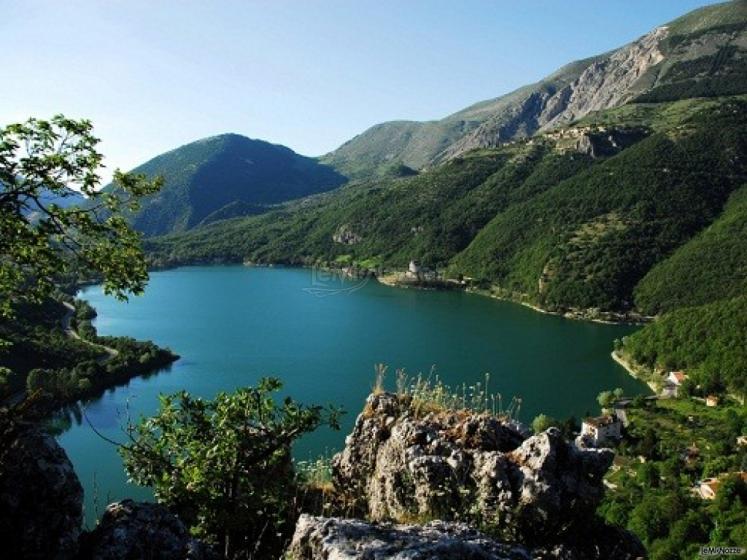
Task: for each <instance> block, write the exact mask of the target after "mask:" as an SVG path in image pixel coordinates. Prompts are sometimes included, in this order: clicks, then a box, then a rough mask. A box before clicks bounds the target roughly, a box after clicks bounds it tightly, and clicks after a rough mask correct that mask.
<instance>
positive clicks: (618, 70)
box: [438, 27, 667, 160]
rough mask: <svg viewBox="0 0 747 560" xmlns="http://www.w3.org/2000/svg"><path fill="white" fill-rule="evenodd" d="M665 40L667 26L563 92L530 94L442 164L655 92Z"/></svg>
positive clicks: (451, 150)
mask: <svg viewBox="0 0 747 560" xmlns="http://www.w3.org/2000/svg"><path fill="white" fill-rule="evenodd" d="M666 36H667V29H666V27H658V28H656V29H654V30H653V31H651V32H650V33H647V34H646V35H644V36H643V37H641V38H640V39H638V40H637V41H634V42H632V43H630V44H629V45H626V46H625V47H623V48H621V49H618V50H616V51H614V52H612V53H611V54H609V55H606V56H600V57H597V58H596V59H594V60H593V61H592V62H590V63H589V65H588V66H587V67H586V68H585V69H584V70H583V71H582V72H581V73H580V75H579V76H578V77H577V78H575V79H574V80H573V81H572V82H570V83H568V84H566V85H564V86H562V87H560V88H559V89H553V88H546V89H538V90H532V91H529V92H527V95H526V96H525V97H524V98H519V99H517V100H516V101H515V102H514V104H513V105H511V106H510V107H508V108H507V109H506V110H504V111H502V112H500V113H496V114H495V115H493V116H492V117H491V118H490V119H487V120H486V121H485V122H483V123H482V124H481V125H480V126H478V127H477V128H476V129H475V130H473V131H471V132H470V133H469V134H467V135H465V136H464V137H463V138H461V139H460V140H458V141H457V142H455V143H454V144H452V145H451V146H449V147H448V149H447V150H445V151H444V152H443V153H442V154H441V155H440V156H439V158H438V159H439V160H447V159H451V158H454V157H457V156H460V155H462V154H464V153H466V152H468V151H470V150H473V149H475V148H489V147H495V146H498V145H499V144H501V143H504V142H508V141H510V140H515V139H517V138H526V137H528V136H532V135H533V134H534V133H535V132H538V131H540V132H541V131H547V130H551V129H554V128H557V127H559V126H562V125H566V124H568V123H570V122H572V121H574V120H577V119H579V118H581V117H583V116H585V115H588V114H589V113H591V112H593V111H600V110H603V109H609V108H611V107H617V106H619V105H622V104H623V103H625V102H627V101H629V100H630V99H632V98H633V97H635V96H636V95H637V94H639V93H640V92H641V91H644V90H645V89H646V88H647V87H650V83H649V82H650V80H649V76H648V74H649V71H650V70H651V69H652V68H653V67H654V66H656V65H657V64H659V63H660V62H661V61H662V60H663V59H664V55H663V54H662V52H661V50H660V45H661V42H662V41H663V40H664V39H665V38H666Z"/></svg>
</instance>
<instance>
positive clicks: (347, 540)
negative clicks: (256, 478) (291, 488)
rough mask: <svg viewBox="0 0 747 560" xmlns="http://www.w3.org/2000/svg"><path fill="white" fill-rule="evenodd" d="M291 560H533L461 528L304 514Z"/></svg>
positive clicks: (525, 553) (520, 550) (521, 551)
mask: <svg viewBox="0 0 747 560" xmlns="http://www.w3.org/2000/svg"><path fill="white" fill-rule="evenodd" d="M286 558H287V559H288V560H333V559H334V560H343V559H344V560H385V559H386V560H509V559H510V560H529V558H531V556H530V555H529V553H528V551H527V550H526V549H524V548H521V547H514V546H510V545H506V544H502V543H498V542H496V541H494V540H492V539H490V538H488V537H486V536H485V535H482V534H481V533H479V532H477V531H475V530H474V529H470V528H469V527H468V526H467V525H464V524H459V523H444V522H442V521H436V522H433V523H429V524H427V525H423V526H418V525H381V526H377V525H372V524H369V523H366V522H364V521H360V520H357V519H339V518H324V517H311V516H308V515H302V516H301V518H300V519H299V520H298V523H297V525H296V532H295V534H294V536H293V542H292V543H291V546H290V548H289V549H288V552H287V553H286Z"/></svg>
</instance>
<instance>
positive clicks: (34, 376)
mask: <svg viewBox="0 0 747 560" xmlns="http://www.w3.org/2000/svg"><path fill="white" fill-rule="evenodd" d="M76 308H77V313H76V315H74V320H73V321H72V322H71V325H72V326H73V328H76V329H79V334H80V335H81V338H82V339H83V340H78V339H76V338H74V337H72V336H70V335H69V334H68V333H66V332H65V331H63V329H62V327H61V318H62V317H63V315H64V314H65V313H66V309H65V307H63V306H62V304H61V303H59V302H58V301H55V300H52V299H48V300H45V301H44V302H43V303H41V304H30V303H26V304H19V305H18V306H17V307H16V317H14V318H12V319H10V318H0V338H4V339H6V340H8V341H9V342H10V343H11V346H10V348H9V349H8V350H6V351H5V352H0V367H5V368H7V369H8V371H10V372H11V373H10V374H8V375H6V376H4V377H2V378H0V397H7V396H10V395H13V394H16V393H19V392H22V391H24V390H28V394H34V393H35V392H38V393H39V394H38V395H37V396H38V397H40V398H41V399H42V401H43V402H42V403H39V404H46V405H55V406H59V405H62V404H64V403H69V402H72V401H75V400H77V399H80V398H84V397H88V396H92V395H95V394H97V393H99V392H101V391H103V390H104V389H105V388H108V387H111V386H113V385H115V384H117V383H122V382H124V381H127V380H129V379H131V378H132V377H134V376H137V375H143V374H147V373H150V372H152V371H155V370H158V369H161V368H164V367H166V366H168V365H169V364H170V363H172V362H173V361H174V360H175V359H177V358H178V356H176V355H175V354H173V353H172V352H171V351H170V350H168V349H165V348H160V347H158V346H156V345H155V344H153V343H152V342H141V341H136V340H133V339H131V338H119V337H99V336H98V335H97V334H96V330H95V328H94V327H93V326H92V325H91V322H90V319H89V317H90V316H91V314H92V313H95V312H94V310H93V308H91V307H90V306H88V305H87V304H85V303H80V302H77V301H76ZM104 346H107V347H109V349H110V350H108V351H107V350H106V349H105V348H104ZM112 351H113V352H112ZM108 352H112V353H111V354H110V353H108ZM114 353H116V355H112V354H114Z"/></svg>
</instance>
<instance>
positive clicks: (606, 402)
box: [597, 391, 615, 409]
mask: <svg viewBox="0 0 747 560" xmlns="http://www.w3.org/2000/svg"><path fill="white" fill-rule="evenodd" d="M597 402H598V403H599V406H601V407H602V408H603V409H604V408H609V407H610V406H612V403H614V402H615V394H614V393H613V392H612V391H602V392H601V393H599V394H598V395H597Z"/></svg>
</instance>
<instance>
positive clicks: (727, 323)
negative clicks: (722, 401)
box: [621, 292, 747, 399]
mask: <svg viewBox="0 0 747 560" xmlns="http://www.w3.org/2000/svg"><path fill="white" fill-rule="evenodd" d="M745 333H747V294H745V293H744V292H742V294H741V295H740V296H739V297H735V298H732V299H722V300H718V301H715V302H714V303H709V304H706V305H700V306H697V307H683V308H681V309H676V310H674V311H672V312H670V313H667V314H665V315H664V316H662V317H661V318H660V319H659V320H657V321H655V322H654V323H652V324H650V325H648V326H647V327H646V328H644V329H642V330H640V331H638V332H637V333H635V334H634V335H632V336H631V337H629V338H626V339H625V340H624V345H623V346H622V348H621V349H622V351H623V352H624V353H625V354H626V355H627V356H628V357H630V358H632V359H633V360H635V361H636V362H637V363H639V364H643V365H645V366H648V367H649V368H650V369H652V370H653V369H657V370H660V371H663V372H667V371H671V370H674V369H682V370H685V371H687V373H688V375H689V376H690V377H691V378H692V386H691V387H692V390H694V391H697V393H699V394H700V395H701V396H705V395H707V394H710V393H717V394H718V393H721V392H722V391H724V390H729V391H730V392H733V393H735V394H737V395H739V396H741V397H742V398H743V399H744V398H747V375H746V374H745V371H746V370H745V366H746V365H747V346H746V345H745ZM697 386H699V389H696V387H697Z"/></svg>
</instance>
